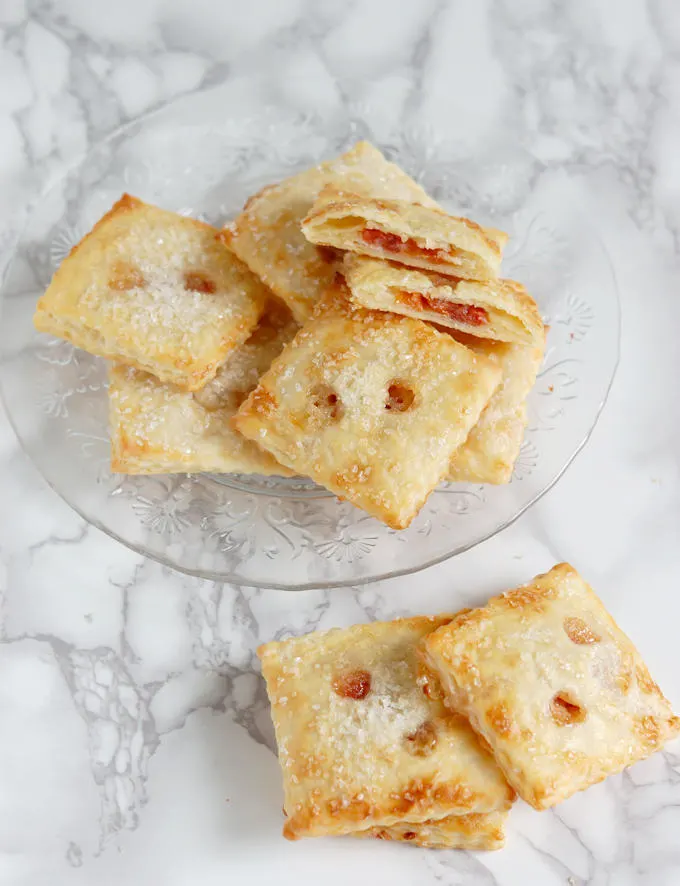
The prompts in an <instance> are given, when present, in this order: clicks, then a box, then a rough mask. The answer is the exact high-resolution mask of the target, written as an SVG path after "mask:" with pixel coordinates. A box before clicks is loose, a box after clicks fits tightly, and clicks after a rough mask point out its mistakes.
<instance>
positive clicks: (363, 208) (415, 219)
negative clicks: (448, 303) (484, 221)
mask: <svg viewBox="0 0 680 886" xmlns="http://www.w3.org/2000/svg"><path fill="white" fill-rule="evenodd" d="M351 191H352V188H351V183H350V182H347V183H345V182H340V183H338V184H337V185H336V184H334V185H333V186H330V187H326V188H324V190H323V191H322V192H321V194H320V195H319V198H318V200H317V201H316V203H315V204H314V206H313V207H312V210H311V212H310V213H309V215H308V216H307V217H306V218H305V219H304V221H303V222H302V231H303V233H304V235H305V237H307V239H308V240H310V241H311V242H312V243H317V244H319V245H323V246H330V247H333V248H335V249H341V250H347V251H349V252H356V253H358V254H359V255H368V256H373V257H374V258H379V259H390V260H392V261H395V262H399V263H400V264H403V265H409V266H412V267H415V268H424V269H426V270H429V271H435V272H436V273H439V274H446V275H449V276H454V277H457V278H460V277H464V278H466V279H469V280H489V279H495V278H496V276H497V275H498V268H499V266H500V263H501V256H502V251H503V246H504V245H505V243H506V241H507V234H504V233H503V232H502V231H496V230H494V229H490V228H483V227H481V225H478V224H476V222H473V221H470V219H469V218H458V217H457V216H452V215H447V214H446V213H445V212H444V210H443V209H440V208H439V207H437V206H424V205H422V204H420V203H417V202H409V201H407V200H399V199H384V198H382V197H381V196H380V195H377V194H357V193H351Z"/></svg>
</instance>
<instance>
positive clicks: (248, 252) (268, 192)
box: [225, 142, 437, 323]
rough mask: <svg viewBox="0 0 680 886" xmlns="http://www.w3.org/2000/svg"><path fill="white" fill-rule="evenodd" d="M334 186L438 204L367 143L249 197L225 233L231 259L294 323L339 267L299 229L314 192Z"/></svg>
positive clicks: (334, 255) (308, 310) (332, 254)
mask: <svg viewBox="0 0 680 886" xmlns="http://www.w3.org/2000/svg"><path fill="white" fill-rule="evenodd" d="M333 182H336V183H341V184H342V187H351V188H352V189H353V190H355V191H357V192H358V193H366V194H370V195H373V196H376V197H394V198H396V199H400V200H409V201H414V200H415V201H418V202H419V203H422V204H424V205H429V206H436V205H437V204H436V203H435V202H434V200H432V199H431V198H430V197H428V196H427V194H426V193H425V191H424V190H423V189H422V188H421V187H420V185H418V184H416V182H414V181H413V179H412V178H410V177H409V176H408V175H406V173H405V172H403V171H402V170H401V169H400V168H399V167H398V166H396V165H395V164H394V163H389V162H388V161H387V160H386V159H385V158H384V157H383V155H382V154H381V153H380V151H379V150H378V149H377V148H374V147H373V145H371V144H369V143H368V142H359V143H358V144H356V145H355V146H354V147H353V148H352V149H351V150H350V151H347V152H346V153H345V154H342V155H341V156H340V157H337V158H335V159H334V160H329V161H327V162H326V163H321V164H319V165H318V166H314V167H312V168H311V169H307V170H305V171H304V172H300V173H298V174H297V175H294V176H292V177H291V178H287V179H285V181H282V182H279V183H278V184H272V185H269V186H268V187H266V188H264V189H263V190H262V191H260V192H259V193H258V194H255V195H254V196H253V197H251V198H250V199H249V200H248V202H247V203H246V205H245V206H244V208H243V212H242V213H241V214H240V215H239V216H238V218H236V220H235V221H233V222H232V223H231V224H230V225H228V226H227V228H225V234H226V235H227V236H228V238H229V240H230V243H231V247H232V249H233V250H234V252H235V253H236V255H238V256H239V258H241V259H242V260H243V261H244V262H245V263H246V264H247V265H248V267H249V268H250V269H251V270H252V271H254V272H255V273H256V274H257V275H258V277H260V278H261V279H262V280H264V282H265V283H266V284H267V285H268V286H270V287H271V289H272V290H273V291H274V292H275V293H276V295H278V296H279V297H280V298H282V299H283V300H284V301H285V302H286V303H287V304H288V305H289V307H290V309H291V310H292V311H293V315H294V317H295V319H296V320H297V321H298V322H299V323H302V322H304V321H305V320H306V319H307V318H308V317H309V316H310V315H311V312H312V310H313V308H314V305H315V304H316V302H317V301H318V300H319V298H320V297H321V295H322V294H323V293H324V291H325V290H326V288H327V287H328V286H329V284H331V283H332V282H333V279H334V277H335V273H336V270H337V267H338V255H337V253H336V251H335V250H333V249H328V248H325V247H321V248H317V247H316V246H314V244H312V243H310V242H309V241H308V240H307V239H306V238H305V236H304V234H303V233H302V231H301V229H300V224H301V222H302V220H303V219H304V217H305V216H306V215H307V213H308V212H309V210H310V209H311V208H312V204H313V203H314V201H315V200H316V198H317V196H318V195H319V192H320V191H321V190H322V188H323V187H324V186H325V185H327V184H329V183H333Z"/></svg>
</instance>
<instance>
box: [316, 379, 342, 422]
mask: <svg viewBox="0 0 680 886" xmlns="http://www.w3.org/2000/svg"><path fill="white" fill-rule="evenodd" d="M312 406H313V407H314V409H316V410H318V411H319V412H320V413H321V414H322V415H324V416H326V417H327V418H329V419H332V420H333V421H335V420H336V419H338V418H340V417H341V415H342V412H343V409H342V402H341V400H340V398H339V397H338V395H337V394H336V393H335V391H334V390H333V388H331V387H329V386H328V385H319V386H318V387H316V388H314V390H313V391H312Z"/></svg>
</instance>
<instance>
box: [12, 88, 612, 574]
mask: <svg viewBox="0 0 680 886" xmlns="http://www.w3.org/2000/svg"><path fill="white" fill-rule="evenodd" d="M223 117H224V109H223V108H221V107H220V106H219V103H218V102H217V100H215V101H214V102H212V103H211V101H210V100H209V99H207V98H206V96H205V95H203V96H201V97H200V100H197V102H196V105H195V107H192V105H191V102H188V101H187V100H183V101H181V102H179V103H177V104H176V105H171V106H169V107H168V108H166V109H164V110H163V111H161V112H158V113H156V114H153V115H151V116H150V117H147V118H143V119H142V120H140V121H137V122H135V123H134V124H131V125H129V126H127V127H125V128H124V129H122V130H120V131H118V132H116V133H114V134H113V135H112V136H111V137H110V138H108V139H107V140H106V141H104V142H103V143H101V144H100V145H99V146H97V147H96V148H94V149H93V150H92V151H91V153H90V154H89V155H88V156H87V157H86V158H85V159H84V161H83V162H82V164H81V165H80V166H79V167H78V168H77V169H75V170H73V171H72V172H71V173H70V174H69V175H68V176H67V177H66V178H64V179H63V180H62V181H60V182H58V183H57V184H56V185H55V186H54V187H53V188H52V189H51V191H49V192H48V193H47V194H46V195H45V196H44V197H43V199H42V200H41V202H40V203H39V204H38V206H37V208H36V209H35V210H34V212H33V213H32V215H31V217H30V219H29V222H28V224H27V227H26V229H25V231H24V232H23V234H22V235H21V237H20V239H19V242H18V244H17V249H16V252H15V255H14V258H13V260H12V262H11V264H10V267H9V269H8V272H7V275H6V279H5V284H4V289H3V314H2V323H1V324H0V349H1V358H2V363H1V367H0V369H1V374H0V382H1V384H2V391H3V395H4V398H5V402H6V405H7V410H8V414H9V416H10V419H11V421H12V422H13V424H14V427H15V429H16V431H17V434H18V436H19V438H20V440H21V441H22V443H23V445H24V447H25V449H26V450H27V451H28V453H29V454H30V456H31V457H32V458H33V460H34V462H35V463H36V465H37V466H38V468H39V469H40V470H41V472H42V473H43V475H44V476H45V478H46V479H47V481H48V482H49V483H50V485H51V486H52V487H53V488H54V489H55V490H56V491H57V492H58V493H59V494H60V495H61V496H62V497H63V498H64V499H65V500H66V501H67V502H69V503H70V504H71V505H72V506H73V507H74V508H75V509H76V510H77V511H78V512H79V513H81V514H82V515H83V516H84V517H85V518H86V519H87V520H89V521H90V522H91V523H93V524H94V525H96V526H98V527H99V528H101V529H103V530H104V531H105V532H108V533H109V534H110V535H112V536H114V537H115V538H118V539H119V540H121V541H122V542H124V543H125V544H127V545H129V546H130V547H132V548H134V549H136V550H138V551H140V552H143V553H144V554H147V555H148V556H151V557H155V558H156V559H158V560H161V561H163V562H165V563H168V564H169V565H171V566H174V567H176V568H178V569H182V570H185V571H187V572H190V573H194V574H198V575H203V576H206V577H211V578H215V579H218V580H225V581H231V582H234V583H243V584H251V585H259V586H263V587H282V588H290V589H298V588H304V587H328V586H333V585H348V584H359V583H365V582H368V581H372V580H376V579H380V578H385V577H388V576H390V575H395V574H403V573H408V572H413V571H415V570H417V569H420V568H422V567H424V566H427V565H429V564H431V563H435V562H439V561H441V560H443V559H446V558H447V557H450V556H452V555H454V554H456V553H458V552H460V551H463V550H465V549H467V548H469V547H471V546H473V545H474V544H476V543H478V542H479V541H481V540H482V539H484V538H487V537H489V536H490V535H492V534H494V533H495V532H497V531H499V530H500V529H502V528H503V527H504V526H507V525H508V524H509V523H510V522H512V520H514V519H515V518H516V517H517V516H518V515H519V514H521V513H522V512H523V511H524V510H525V509H526V508H527V507H529V505H530V504H531V503H532V502H534V501H535V500H536V499H537V498H538V497H540V495H542V494H543V493H544V492H545V491H546V490H547V489H548V488H549V487H550V486H551V485H552V483H553V482H554V481H555V480H556V478H557V477H558V476H559V475H560V474H561V472H562V471H563V470H564V469H565V467H566V466H567V465H568V464H569V462H570V460H571V459H572V458H573V456H574V455H575V454H576V452H578V450H579V449H580V447H581V446H582V445H583V443H584V442H585V441H586V439H587V437H588V435H589V433H590V431H591V430H592V428H593V426H594V423H595V421H596V420H597V416H598V414H599V411H600V409H601V407H602V405H603V403H604V401H605V399H606V396H607V393H608V390H609V386H610V384H611V381H612V378H613V375H614V371H615V368H616V364H617V360H618V340H619V306H618V296H617V291H616V285H615V282H614V279H613V276H612V273H611V269H610V265H609V261H608V258H607V255H606V253H605V251H604V249H603V247H602V246H601V244H600V241H599V239H598V237H597V234H596V232H594V231H593V230H592V229H590V228H589V227H588V223H587V221H586V220H585V219H584V218H583V217H582V216H581V215H580V213H579V209H578V206H576V205H575V201H574V198H573V196H572V194H571V192H570V188H569V182H568V181H565V182H564V183H563V184H562V185H557V186H555V187H553V188H551V189H550V191H548V190H546V189H542V188H541V187H539V186H538V184H532V182H535V181H536V177H535V176H530V175H528V174H527V169H528V168H530V167H531V165H532V163H533V160H532V158H530V157H529V156H528V155H526V152H523V149H521V148H520V147H519V146H517V145H508V144H505V145H503V147H502V148H501V149H499V151H498V153H496V154H494V153H493V152H489V151H487V152H486V154H484V155H483V158H482V159H469V157H468V158H466V159H458V160H457V159H455V158H460V157H461V156H462V148H461V146H460V145H455V144H451V142H450V141H445V140H441V139H440V138H439V137H438V134H437V132H436V131H434V130H428V131H427V132H423V131H422V129H420V128H418V127H415V126H414V127H409V126H406V127H404V129H403V130H401V131H398V132H393V133H390V134H389V136H388V137H385V136H384V135H383V137H380V138H379V137H377V136H375V135H374V134H373V132H372V131H371V125H370V120H371V118H372V117H373V113H372V111H371V109H370V108H364V109H358V108H356V107H355V108H351V107H348V108H346V109H345V112H344V113H343V114H340V115H338V116H337V117H336V118H334V119H332V120H329V119H326V118H324V119H321V118H320V117H317V116H315V115H313V114H304V115H300V116H299V117H298V118H295V119H293V118H290V117H288V118H283V117H281V116H279V115H278V112H277V111H275V110H268V109H264V110H263V111H262V113H261V114H258V115H257V116H239V115H238V113H237V112H236V111H235V112H234V113H233V114H232V115H231V116H230V119H229V120H226V121H224V122H223V123H222V122H219V123H217V122H216V121H222V119H223ZM361 138H367V139H370V140H372V141H374V142H375V143H376V144H377V145H378V146H379V147H380V148H381V149H382V150H383V151H384V152H385V153H386V155H387V156H388V157H389V158H390V159H392V160H395V161H396V162H398V163H399V164H400V165H402V166H403V168H404V169H406V171H407V172H409V173H410V174H411V175H413V176H414V177H415V178H416V179H418V180H419V181H420V182H421V183H422V184H423V185H424V186H425V187H426V188H427V189H428V190H429V192H430V193H432V195H433V196H434V197H435V198H436V199H437V200H439V201H440V202H441V203H442V204H443V205H444V206H445V207H446V208H447V209H449V210H451V211H453V212H460V213H461V214H466V215H470V216H471V217H472V218H474V219H476V220H477V221H479V222H481V223H483V224H494V225H495V226H497V227H501V228H503V229H505V230H507V231H508V233H509V234H510V236H511V239H510V242H509V244H508V248H507V251H506V257H505V260H504V262H503V274H504V276H509V277H514V278H516V279H518V280H520V281H521V282H523V283H524V284H525V285H526V286H527V288H528V289H529V291H530V292H531V293H532V294H533V295H534V297H535V298H536V300H537V302H538V304H539V307H540V308H541V311H542V312H543V314H544V317H545V320H546V322H547V323H548V324H549V325H550V333H549V336H548V348H547V354H546V359H545V364H544V367H543V368H542V370H541V372H540V374H539V378H538V382H537V385H536V387H535V390H534V392H533V393H532V395H531V398H530V401H529V426H528V429H527V435H526V439H525V442H524V444H523V446H522V451H521V453H520V457H519V459H518V461H517V464H516V466H515V473H514V477H513V481H512V483H510V484H509V485H508V486H503V487H491V486H478V485H460V484H444V485H442V487H441V488H440V490H438V491H437V492H435V493H434V494H433V495H432V496H431V497H430V499H429V500H428V502H427V504H426V505H425V507H424V508H423V510H422V512H421V514H420V515H419V517H418V518H417V519H416V520H415V521H414V523H413V524H412V526H411V527H410V528H409V529H408V530H406V531H404V532H395V531H394V530H391V529H388V528H387V527H385V526H383V525H382V524H380V523H378V522H377V521H375V520H373V519H371V518H369V517H367V516H366V515H365V514H363V513H362V512H361V511H359V510H356V509H355V508H353V507H352V506H351V505H349V504H348V503H346V502H339V501H338V500H337V499H335V498H334V497H333V496H332V495H330V494H329V493H328V492H326V491H325V490H323V489H319V488H318V487H317V486H315V485H314V484H312V483H311V482H310V481H307V480H304V479H292V480H290V479H282V478H277V477H259V476H257V477H256V476H246V475H225V476H220V477H213V476H209V475H188V476H186V475H181V476H149V477H126V476H120V475H111V474H110V472H109V467H108V464H109V444H108V432H107V402H106V399H107V398H106V396H105V385H106V380H105V379H106V376H105V367H104V364H103V361H101V360H99V359H97V358H95V357H91V356H90V355H89V354H85V353H83V352H82V351H78V350H76V349H74V348H73V347H72V346H71V345H69V344H66V343H64V342H61V341H55V340H50V339H49V338H47V337H46V336H41V335H38V334H36V333H35V332H34V331H33V328H32V323H31V318H32V314H33V309H34V306H35V302H36V300H37V298H38V296H39V294H40V291H41V290H40V287H44V286H45V285H46V284H47V282H48V281H49V279H50V277H51V275H52V273H53V272H54V270H55V268H56V267H57V266H58V264H59V262H60V261H61V260H62V259H63V258H64V256H65V255H66V254H67V253H68V251H69V250H70V249H71V247H72V246H73V245H74V244H75V243H77V242H78V240H79V239H80V238H81V237H82V236H83V234H84V233H85V232H86V231H87V230H89V228H90V227H91V225H92V224H93V223H94V222H95V221H96V220H97V219H98V218H99V217H100V216H101V215H102V214H103V213H104V212H105V211H106V210H107V209H108V207H109V206H110V205H111V204H112V203H113V202H114V201H115V200H116V199H117V198H118V197H119V196H120V194H121V192H123V191H125V190H127V191H130V192H132V193H134V194H135V196H138V197H140V198H141V199H143V200H147V201H150V202H154V203H158V204H159V205H161V206H164V207H167V208H169V209H175V210H177V211H180V212H182V213H183V214H187V215H193V216H195V217H197V218H201V219H204V220H207V221H210V222H212V223H215V224H222V223H224V222H225V221H227V220H228V219H229V218H231V217H233V216H234V215H235V214H236V213H237V212H238V210H239V209H240V207H241V206H242V204H243V203H244V201H245V200H246V199H247V198H248V197H249V196H250V195H251V194H252V193H254V192H256V191H257V190H258V189H259V188H261V187H263V186H264V185H266V184H268V183H270V182H273V181H276V180H279V179H281V178H283V177H285V176H288V175H290V174H292V173H294V172H297V171H299V170H301V169H304V168H305V167H307V166H309V165H311V164H313V163H314V162H316V161H317V160H320V159H322V158H328V157H332V156H334V155H336V154H338V153H340V152H341V151H343V150H345V149H347V148H348V147H349V146H351V145H352V144H353V143H355V142H356V141H358V140H359V139H361ZM452 158H454V159H452ZM27 267H29V268H31V271H32V276H33V284H32V285H27V279H30V277H29V276H27V273H26V268H27Z"/></svg>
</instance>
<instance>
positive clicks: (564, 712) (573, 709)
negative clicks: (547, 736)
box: [550, 692, 586, 726]
mask: <svg viewBox="0 0 680 886" xmlns="http://www.w3.org/2000/svg"><path fill="white" fill-rule="evenodd" d="M550 716H551V717H552V718H553V720H554V721H555V723H557V725H558V726H571V725H573V724H574V723H583V721H584V720H585V718H586V711H585V709H584V708H582V707H581V705H580V704H579V703H578V702H577V701H576V700H575V699H574V698H573V697H572V696H571V695H570V694H569V693H568V692H558V693H557V695H555V696H553V699H552V701H551V702H550Z"/></svg>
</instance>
